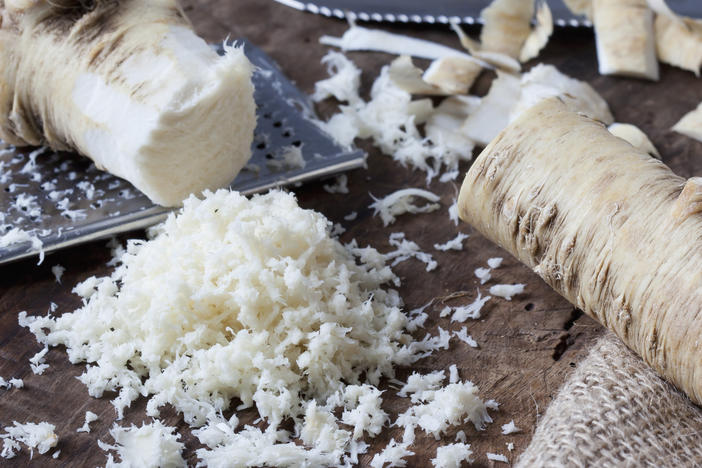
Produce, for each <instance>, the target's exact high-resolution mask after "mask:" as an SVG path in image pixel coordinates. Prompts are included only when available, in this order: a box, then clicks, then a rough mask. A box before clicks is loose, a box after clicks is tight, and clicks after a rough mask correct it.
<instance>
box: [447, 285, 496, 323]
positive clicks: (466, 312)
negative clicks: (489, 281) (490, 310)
mask: <svg viewBox="0 0 702 468" xmlns="http://www.w3.org/2000/svg"><path fill="white" fill-rule="evenodd" d="M490 299H492V298H491V297H490V296H485V297H482V296H481V295H480V291H478V297H477V298H476V299H475V301H473V302H471V303H470V304H468V305H466V306H460V307H456V308H454V309H453V315H452V316H451V321H452V322H465V321H466V320H468V319H473V320H477V319H479V318H480V311H481V310H482V308H483V306H484V305H485V303H486V302H487V301H489V300H490Z"/></svg>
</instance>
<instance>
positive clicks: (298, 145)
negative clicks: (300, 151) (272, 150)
mask: <svg viewBox="0 0 702 468" xmlns="http://www.w3.org/2000/svg"><path fill="white" fill-rule="evenodd" d="M292 145H293V146H296V147H298V148H299V147H300V146H302V142H301V141H300V140H295V141H293V142H292Z"/></svg>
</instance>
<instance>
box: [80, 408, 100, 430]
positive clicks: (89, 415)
mask: <svg viewBox="0 0 702 468" xmlns="http://www.w3.org/2000/svg"><path fill="white" fill-rule="evenodd" d="M97 420H98V415H97V414H95V413H93V412H92V411H86V412H85V422H84V423H83V425H82V426H81V427H79V428H78V429H76V432H90V423H91V422H95V421H97Z"/></svg>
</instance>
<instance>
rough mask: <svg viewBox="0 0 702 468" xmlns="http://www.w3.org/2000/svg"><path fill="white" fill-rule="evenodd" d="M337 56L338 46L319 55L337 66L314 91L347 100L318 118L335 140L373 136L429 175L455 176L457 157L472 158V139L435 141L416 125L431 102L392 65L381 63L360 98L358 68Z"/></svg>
mask: <svg viewBox="0 0 702 468" xmlns="http://www.w3.org/2000/svg"><path fill="white" fill-rule="evenodd" d="M360 29H363V28H360ZM458 54H460V52H458ZM341 57H343V55H341V54H339V53H338V52H330V53H329V54H328V55H327V56H325V58H324V59H322V61H323V63H332V64H335V66H333V67H331V68H329V72H330V74H331V77H330V78H329V79H326V80H323V81H321V82H319V83H318V84H317V85H318V86H317V87H316V91H315V94H314V98H315V100H320V99H323V98H324V97H328V96H332V95H333V96H334V97H336V98H337V99H339V100H340V101H342V102H345V103H347V104H346V105H342V106H340V112H339V113H337V114H335V115H333V116H332V117H331V118H330V119H329V120H328V121H327V122H317V124H318V125H319V126H320V127H321V128H322V129H323V130H324V131H326V132H327V133H328V134H329V135H331V136H332V137H333V138H334V139H335V140H336V141H337V142H338V143H339V144H341V145H342V146H345V147H348V146H350V145H351V144H352V143H353V141H354V139H355V138H364V139H365V138H368V139H371V140H372V142H373V144H374V145H375V146H376V147H378V148H379V149H380V151H381V152H382V153H384V154H386V155H389V156H392V158H393V159H394V160H396V161H397V162H399V163H400V164H401V165H403V166H410V167H412V168H413V169H420V170H422V171H425V172H426V173H427V181H430V180H431V179H432V178H434V177H435V176H436V175H438V174H439V172H440V171H442V169H443V170H444V171H445V172H448V173H450V174H451V177H453V174H455V173H456V171H457V170H458V164H459V162H460V161H469V160H471V159H472V149H473V145H472V144H471V142H470V141H468V140H466V144H464V145H456V144H455V142H453V141H452V140H449V141H443V140H441V139H437V138H434V139H433V140H436V141H433V140H432V139H431V138H426V137H425V136H423V135H422V134H421V132H420V131H419V127H418V126H419V125H420V124H422V123H424V122H425V120H426V119H427V118H428V117H429V116H430V115H431V114H432V113H433V112H434V108H433V104H432V103H431V101H430V100H427V99H416V100H413V98H412V95H411V94H410V93H409V92H407V91H405V90H404V89H402V88H400V87H399V86H398V85H397V84H396V82H395V81H394V80H393V79H392V77H391V74H390V69H391V66H389V65H387V66H385V67H383V69H382V70H381V72H380V75H379V76H378V78H377V79H376V80H375V82H374V83H373V86H372V88H371V93H370V99H369V100H368V101H364V100H363V99H361V98H360V97H358V96H359V94H358V88H359V84H360V80H358V77H359V76H360V73H358V72H357V70H358V69H357V68H356V67H355V65H353V63H352V62H350V61H349V60H348V59H347V58H345V57H343V59H342V58H341ZM467 57H469V56H467ZM469 58H470V57H469ZM444 180H451V179H450V178H449V179H444Z"/></svg>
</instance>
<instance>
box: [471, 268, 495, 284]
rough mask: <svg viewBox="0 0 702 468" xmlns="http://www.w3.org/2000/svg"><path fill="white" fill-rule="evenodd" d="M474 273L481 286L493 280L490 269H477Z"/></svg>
mask: <svg viewBox="0 0 702 468" xmlns="http://www.w3.org/2000/svg"><path fill="white" fill-rule="evenodd" d="M473 273H474V274H475V277H476V278H478V279H479V280H480V284H485V283H487V282H488V281H490V279H491V278H492V274H491V273H490V269H489V268H476V269H475V271H474V272H473Z"/></svg>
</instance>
